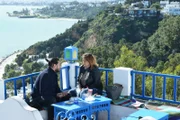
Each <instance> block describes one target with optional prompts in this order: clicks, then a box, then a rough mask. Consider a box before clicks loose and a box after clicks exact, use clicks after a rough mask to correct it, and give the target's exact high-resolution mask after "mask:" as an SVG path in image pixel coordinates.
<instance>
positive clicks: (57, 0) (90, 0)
mask: <svg viewBox="0 0 180 120" xmlns="http://www.w3.org/2000/svg"><path fill="white" fill-rule="evenodd" d="M62 1H66V2H72V1H79V2H85V1H86V2H102V1H111V0H0V3H2V2H5V3H11V2H23V3H29V2H36V3H38V2H62Z"/></svg>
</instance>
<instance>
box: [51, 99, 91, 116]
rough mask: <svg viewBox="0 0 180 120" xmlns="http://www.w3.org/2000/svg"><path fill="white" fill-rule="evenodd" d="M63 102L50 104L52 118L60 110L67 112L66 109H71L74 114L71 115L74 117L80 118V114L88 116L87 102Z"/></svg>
mask: <svg viewBox="0 0 180 120" xmlns="http://www.w3.org/2000/svg"><path fill="white" fill-rule="evenodd" d="M65 102H66V101H64V102H59V103H55V104H52V106H54V118H56V116H57V115H58V114H59V113H60V112H61V113H63V112H64V113H67V112H68V111H73V112H74V113H75V114H74V115H73V117H74V118H78V119H80V118H81V116H82V115H87V116H89V104H87V103H85V102H83V101H78V103H77V104H71V105H68V104H65Z"/></svg>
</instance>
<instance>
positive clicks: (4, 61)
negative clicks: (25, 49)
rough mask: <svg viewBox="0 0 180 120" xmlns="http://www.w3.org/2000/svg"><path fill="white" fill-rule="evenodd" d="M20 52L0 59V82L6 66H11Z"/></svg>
mask: <svg viewBox="0 0 180 120" xmlns="http://www.w3.org/2000/svg"><path fill="white" fill-rule="evenodd" d="M20 53H21V51H18V52H14V53H13V54H11V55H9V56H7V57H5V58H3V59H2V58H0V80H1V79H2V77H3V74H4V68H5V66H6V65H7V64H11V63H13V62H14V60H15V59H16V56H17V55H18V54H20Z"/></svg>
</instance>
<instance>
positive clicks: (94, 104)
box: [84, 96, 111, 120]
mask: <svg viewBox="0 0 180 120" xmlns="http://www.w3.org/2000/svg"><path fill="white" fill-rule="evenodd" d="M84 102H86V103H87V104H89V112H90V114H89V115H90V116H91V115H92V114H93V113H96V118H97V117H98V112H100V111H107V113H108V120H110V105H111V99H109V98H106V97H103V96H100V97H95V100H94V101H89V102H87V101H84Z"/></svg>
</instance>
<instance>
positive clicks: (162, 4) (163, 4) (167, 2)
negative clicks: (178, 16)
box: [160, 1, 169, 8]
mask: <svg viewBox="0 0 180 120" xmlns="http://www.w3.org/2000/svg"><path fill="white" fill-rule="evenodd" d="M167 4H169V1H160V7H161V8H164V7H165V6H166V5H167Z"/></svg>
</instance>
